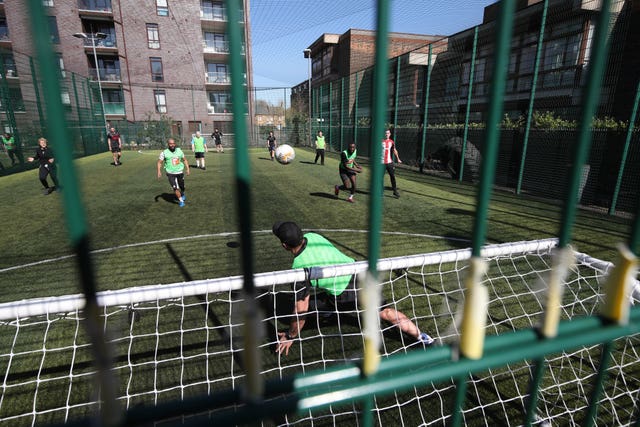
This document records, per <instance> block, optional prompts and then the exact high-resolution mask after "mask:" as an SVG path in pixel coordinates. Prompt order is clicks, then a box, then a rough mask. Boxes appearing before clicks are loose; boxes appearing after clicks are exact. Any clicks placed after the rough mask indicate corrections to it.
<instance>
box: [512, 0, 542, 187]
mask: <svg viewBox="0 0 640 427" xmlns="http://www.w3.org/2000/svg"><path fill="white" fill-rule="evenodd" d="M548 8H549V0H544V4H543V6H542V22H541V23H540V33H539V34H538V45H537V47H536V58H535V61H534V63H533V76H532V77H531V78H532V79H533V80H532V82H531V92H530V93H529V108H527V122H526V124H525V128H524V140H523V141H522V155H521V157H520V170H519V173H518V184H517V186H516V194H520V191H521V189H522V179H523V176H524V163H525V160H526V158H527V146H528V145H529V132H531V118H532V117H533V104H534V101H535V98H536V87H537V84H538V70H539V69H540V58H542V48H543V42H544V28H545V25H546V23H547V9H548Z"/></svg>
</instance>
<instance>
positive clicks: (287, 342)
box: [276, 332, 293, 356]
mask: <svg viewBox="0 0 640 427" xmlns="http://www.w3.org/2000/svg"><path fill="white" fill-rule="evenodd" d="M292 345H293V340H292V339H290V338H287V334H286V333H285V332H278V348H276V353H280V354H282V352H284V355H285V356H288V355H289V349H290V348H291V346H292Z"/></svg>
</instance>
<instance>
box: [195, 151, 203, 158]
mask: <svg viewBox="0 0 640 427" xmlns="http://www.w3.org/2000/svg"><path fill="white" fill-rule="evenodd" d="M196 159H204V151H196Z"/></svg>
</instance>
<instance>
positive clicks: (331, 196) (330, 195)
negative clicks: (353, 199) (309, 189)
mask: <svg viewBox="0 0 640 427" xmlns="http://www.w3.org/2000/svg"><path fill="white" fill-rule="evenodd" d="M340 191H341V192H342V193H343V194H349V190H340ZM356 194H366V195H368V194H369V192H368V191H362V190H356ZM309 195H310V196H313V197H322V198H323V199H333V200H343V199H340V197H336V195H335V194H334V193H333V192H331V193H321V192H315V193H309Z"/></svg>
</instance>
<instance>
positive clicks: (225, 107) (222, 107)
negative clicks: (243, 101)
mask: <svg viewBox="0 0 640 427" xmlns="http://www.w3.org/2000/svg"><path fill="white" fill-rule="evenodd" d="M207 110H208V113H209V114H228V113H231V102H214V103H211V102H210V103H209V104H207Z"/></svg>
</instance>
